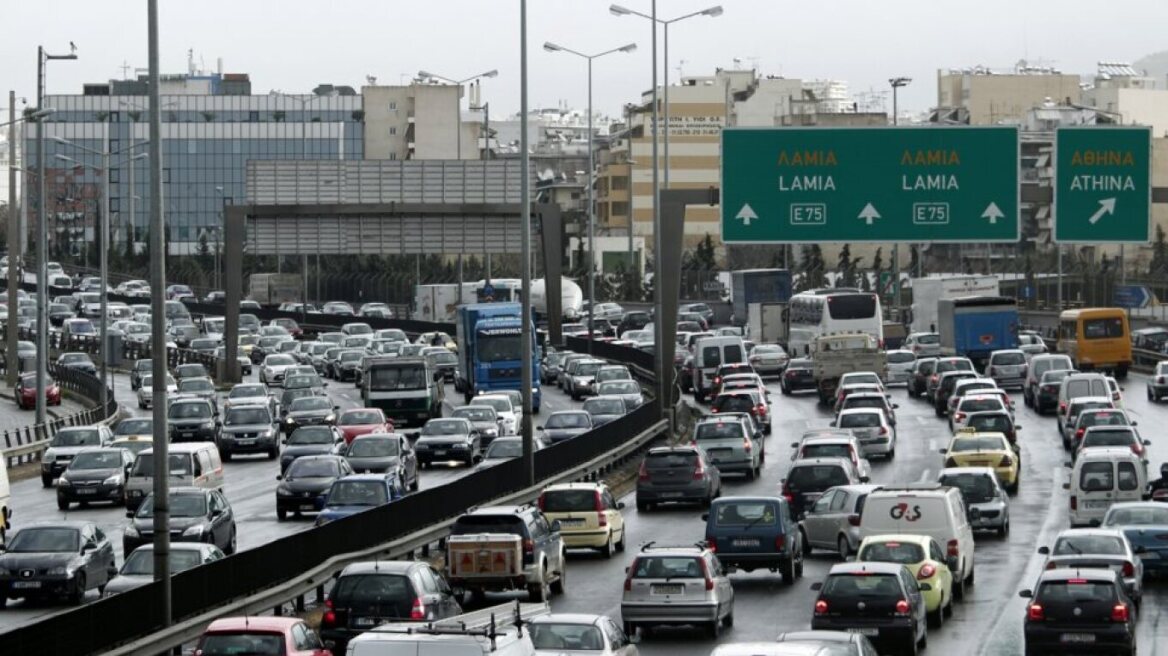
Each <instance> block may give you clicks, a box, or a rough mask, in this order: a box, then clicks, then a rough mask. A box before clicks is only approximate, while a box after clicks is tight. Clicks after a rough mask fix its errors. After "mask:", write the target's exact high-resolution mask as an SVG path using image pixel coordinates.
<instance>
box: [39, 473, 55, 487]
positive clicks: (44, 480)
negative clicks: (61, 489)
mask: <svg viewBox="0 0 1168 656" xmlns="http://www.w3.org/2000/svg"><path fill="white" fill-rule="evenodd" d="M41 487H53V477H52V476H45V475H44V474H41Z"/></svg>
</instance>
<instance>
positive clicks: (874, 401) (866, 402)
mask: <svg viewBox="0 0 1168 656" xmlns="http://www.w3.org/2000/svg"><path fill="white" fill-rule="evenodd" d="M844 407H846V408H883V407H884V399H880V398H876V397H872V396H868V397H863V396H859V397H858V396H854V395H853V396H849V397H848V398H847V400H846V401H845V402H844Z"/></svg>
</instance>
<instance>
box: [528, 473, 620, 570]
mask: <svg viewBox="0 0 1168 656" xmlns="http://www.w3.org/2000/svg"><path fill="white" fill-rule="evenodd" d="M537 504H538V505H539V509H540V510H542V511H543V513H544V516H545V517H547V520H548V521H549V522H554V521H558V522H559V523H560V536H561V537H562V538H563V541H564V548H566V549H595V550H597V551H599V552H600V553H601V554H602V555H603V556H604V557H605V558H612V556H613V554H615V553H616V552H617V551H624V550H625V520H624V515H622V514H621V509H623V508H624V507H625V504H624V503H623V502H621V501H617V500H616V497H614V496H613V494H612V492H611V491H610V490H609V488H608V485H606V484H605V483H604V482H585V483H561V484H557V485H549V486H548V487H546V488H544V490H543V492H541V493H540V495H539V499H538V501H537Z"/></svg>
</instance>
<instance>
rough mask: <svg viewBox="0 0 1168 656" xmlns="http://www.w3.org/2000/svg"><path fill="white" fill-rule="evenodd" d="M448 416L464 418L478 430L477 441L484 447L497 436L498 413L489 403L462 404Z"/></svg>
mask: <svg viewBox="0 0 1168 656" xmlns="http://www.w3.org/2000/svg"><path fill="white" fill-rule="evenodd" d="M450 416H451V417H452V418H454V419H465V420H467V421H469V422H470V424H471V426H472V427H474V429H475V430H476V431H478V432H479V443H480V444H481V445H482V447H483V448H484V449H486V448H487V447H488V446H490V444H491V442H493V441H495V438H497V437H499V423H500V420H499V415H498V414H497V413H496V412H495V409H494V408H492V407H491V406H489V405H464V406H460V407H458V408H455V409H454V411H453V412H451V413H450Z"/></svg>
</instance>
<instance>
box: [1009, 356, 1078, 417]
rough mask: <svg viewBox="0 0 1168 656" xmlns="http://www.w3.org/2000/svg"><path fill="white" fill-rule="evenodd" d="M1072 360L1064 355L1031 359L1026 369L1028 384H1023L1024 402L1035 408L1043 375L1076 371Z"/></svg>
mask: <svg viewBox="0 0 1168 656" xmlns="http://www.w3.org/2000/svg"><path fill="white" fill-rule="evenodd" d="M1074 368H1075V366H1074V364H1072V363H1071V359H1070V358H1069V357H1067V356H1066V355H1064V354H1062V353H1050V354H1044V355H1036V356H1034V357H1032V358H1030V366H1029V367H1027V369H1026V382H1025V383H1023V384H1022V400H1023V401H1024V402H1025V403H1026V406H1027V407H1029V408H1033V407H1034V398H1035V394H1036V393H1037V390H1038V383H1039V381H1041V380H1042V374H1044V373H1046V372H1048V371H1058V370H1060V369H1074Z"/></svg>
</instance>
